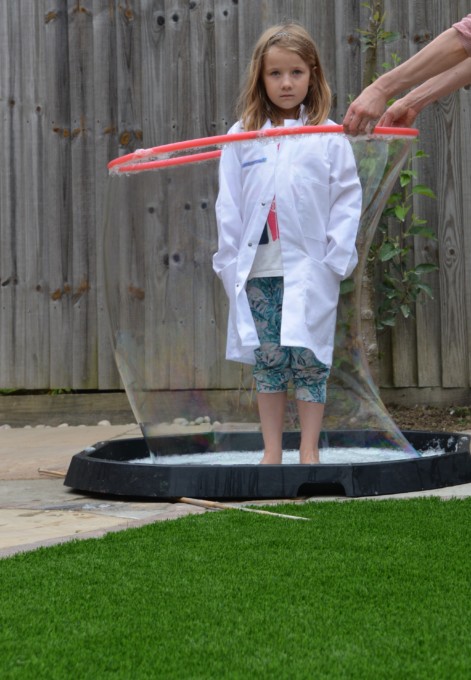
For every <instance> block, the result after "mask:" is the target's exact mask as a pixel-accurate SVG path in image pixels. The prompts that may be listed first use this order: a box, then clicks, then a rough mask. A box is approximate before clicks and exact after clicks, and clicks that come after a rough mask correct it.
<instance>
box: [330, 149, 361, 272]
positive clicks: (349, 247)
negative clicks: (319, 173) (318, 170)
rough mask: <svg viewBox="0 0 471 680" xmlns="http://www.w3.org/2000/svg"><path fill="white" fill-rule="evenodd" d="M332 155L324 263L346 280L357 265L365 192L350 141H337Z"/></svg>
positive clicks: (331, 152) (331, 151) (331, 150)
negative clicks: (358, 235) (356, 245)
mask: <svg viewBox="0 0 471 680" xmlns="http://www.w3.org/2000/svg"><path fill="white" fill-rule="evenodd" d="M329 153H330V158H331V171H330V186H329V195H330V211H329V223H328V226H327V253H326V256H325V258H324V260H323V262H324V264H326V265H327V266H328V267H330V269H332V270H333V271H334V272H336V273H337V274H338V275H339V276H340V277H341V278H342V279H345V278H347V277H348V276H350V274H351V273H352V272H353V270H354V269H355V267H356V265H357V262H358V255H357V252H356V248H355V241H356V237H357V232H358V227H359V223H360V216H361V203H362V190H361V184H360V179H359V177H358V173H357V168H356V163H355V158H354V156H353V151H352V148H351V146H350V143H349V142H348V140H347V139H345V138H344V137H340V138H337V139H335V140H334V141H333V142H332V147H331V148H330V150H329Z"/></svg>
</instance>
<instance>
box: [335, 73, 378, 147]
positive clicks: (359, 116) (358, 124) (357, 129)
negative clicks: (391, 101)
mask: <svg viewBox="0 0 471 680" xmlns="http://www.w3.org/2000/svg"><path fill="white" fill-rule="evenodd" d="M375 85H376V83H373V84H372V85H369V86H368V87H367V88H365V89H364V90H363V92H362V93H361V94H360V95H359V96H358V97H357V98H356V99H355V101H354V102H352V103H351V104H350V106H349V108H348V110H347V113H346V114H345V118H344V119H343V127H344V130H345V132H346V133H347V134H348V135H359V134H364V133H369V132H371V131H372V130H373V128H374V126H375V123H376V121H377V120H379V119H380V118H381V116H382V115H383V113H384V109H385V108H386V98H385V96H384V95H383V94H382V92H381V91H379V90H378V89H377V87H375Z"/></svg>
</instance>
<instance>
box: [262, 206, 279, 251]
mask: <svg viewBox="0 0 471 680" xmlns="http://www.w3.org/2000/svg"><path fill="white" fill-rule="evenodd" d="M268 229H270V234H271V240H272V241H277V240H278V239H279V238H280V231H279V229H278V218H277V216H276V204H275V199H273V201H272V204H271V206H270V212H269V213H268V217H267V221H266V223H265V226H264V228H263V231H262V236H261V238H260V245H261V246H263V245H266V244H267V243H269V239H268Z"/></svg>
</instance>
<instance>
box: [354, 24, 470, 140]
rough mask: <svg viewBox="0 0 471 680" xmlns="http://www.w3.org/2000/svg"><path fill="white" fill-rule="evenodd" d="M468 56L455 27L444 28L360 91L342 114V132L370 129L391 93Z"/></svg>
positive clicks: (379, 115) (455, 63)
mask: <svg viewBox="0 0 471 680" xmlns="http://www.w3.org/2000/svg"><path fill="white" fill-rule="evenodd" d="M467 58H468V54H467V52H466V50H465V48H464V46H463V42H462V39H461V37H460V35H459V33H458V31H457V30H456V29H455V28H449V29H448V30H446V31H444V32H443V33H441V34H440V35H439V36H437V37H436V38H435V40H432V42H431V43H429V44H428V45H427V46H426V47H424V49H423V50H421V51H420V52H417V54H414V56H413V57H411V58H410V59H408V60H407V61H405V62H404V63H403V64H400V65H399V66H397V67H396V68H394V69H392V70H391V71H388V72H387V73H384V74H383V75H382V76H380V77H379V78H378V79H377V80H375V82H374V83H372V84H371V85H369V86H368V87H366V88H365V89H364V90H363V92H362V93H361V94H360V95H359V96H358V97H357V98H356V99H355V101H354V102H352V104H351V105H350V107H349V108H348V111H347V113H346V114H345V119H344V128H345V132H346V133H347V134H353V135H354V134H358V133H361V132H365V131H366V130H368V129H370V128H371V127H372V123H374V122H376V121H377V120H378V119H379V118H381V116H382V114H383V113H384V110H385V108H386V104H387V102H388V101H389V99H391V98H392V97H394V95H396V94H398V93H399V92H403V91H404V90H406V89H408V88H409V87H413V86H414V85H417V84H419V83H423V82H424V81H426V80H429V79H430V78H433V77H434V76H438V74H442V73H443V72H444V71H448V70H449V69H451V68H452V67H454V66H456V65H457V64H459V63H460V62H462V61H464V60H465V59H467Z"/></svg>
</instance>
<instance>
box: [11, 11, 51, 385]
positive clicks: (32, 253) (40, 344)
mask: <svg viewBox="0 0 471 680" xmlns="http://www.w3.org/2000/svg"><path fill="white" fill-rule="evenodd" d="M26 5H27V6H26ZM19 7H20V8H21V35H25V36H29V38H28V40H27V41H26V43H23V41H22V43H23V44H22V55H21V56H22V61H21V101H22V115H23V134H22V140H21V141H22V149H21V165H22V178H21V189H20V196H21V201H22V204H23V208H22V222H21V224H19V225H17V226H18V230H21V231H23V232H24V252H23V255H22V259H23V267H22V268H23V272H22V274H21V279H22V280H23V285H24V290H25V316H24V318H23V320H22V323H23V327H22V328H21V327H18V333H19V334H22V335H24V337H25V339H24V346H25V375H24V387H25V388H27V389H41V388H45V387H48V386H49V366H50V350H49V344H50V338H49V300H48V275H49V252H48V233H47V229H46V225H45V221H44V204H45V203H46V200H47V199H45V196H47V191H48V186H47V184H45V183H44V182H43V180H44V172H43V171H44V166H45V165H46V163H48V162H49V159H48V155H47V148H46V134H45V125H46V123H45V116H44V104H45V81H46V63H45V40H44V30H43V27H44V21H43V14H42V11H41V4H40V3H35V4H34V5H33V6H30V5H29V3H25V2H20V3H19ZM24 196H28V201H24V200H23V197H24Z"/></svg>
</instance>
